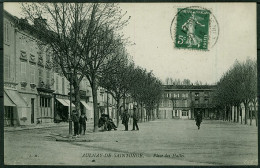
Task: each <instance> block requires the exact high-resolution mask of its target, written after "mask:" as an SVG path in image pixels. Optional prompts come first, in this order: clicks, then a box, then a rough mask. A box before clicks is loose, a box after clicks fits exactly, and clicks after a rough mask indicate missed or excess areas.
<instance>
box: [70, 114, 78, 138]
mask: <svg viewBox="0 0 260 168" xmlns="http://www.w3.org/2000/svg"><path fill="white" fill-rule="evenodd" d="M71 119H72V121H73V123H74V136H78V135H79V116H78V113H77V112H76V110H73V111H72V116H71Z"/></svg>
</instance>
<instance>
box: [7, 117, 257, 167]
mask: <svg viewBox="0 0 260 168" xmlns="http://www.w3.org/2000/svg"><path fill="white" fill-rule="evenodd" d="M139 127H140V130H139V131H123V129H124V128H123V125H122V124H120V126H119V128H118V130H117V131H114V130H113V131H105V132H102V131H101V130H100V131H99V132H97V133H93V123H88V124H87V132H86V135H82V136H80V137H78V138H75V137H70V139H71V140H68V139H69V138H68V137H67V135H68V125H66V124H64V126H58V127H46V128H42V129H28V130H21V131H5V133H4V140H5V141H4V147H5V149H4V151H5V153H4V162H5V164H8V165H202V166H203V165H211V166H212V165H221V166H223V165H257V164H258V150H257V149H258V148H257V147H258V141H257V127H255V126H249V125H241V124H238V123H232V122H227V121H212V120H205V121H203V122H202V125H201V129H200V130H198V129H197V127H196V126H195V122H194V121H193V120H173V119H169V120H167V119H165V120H155V121H150V122H144V123H139ZM129 128H130V129H131V126H130V125H129ZM57 138H58V139H60V140H61V141H60V140H58V141H57ZM62 138H64V139H65V140H64V141H62Z"/></svg>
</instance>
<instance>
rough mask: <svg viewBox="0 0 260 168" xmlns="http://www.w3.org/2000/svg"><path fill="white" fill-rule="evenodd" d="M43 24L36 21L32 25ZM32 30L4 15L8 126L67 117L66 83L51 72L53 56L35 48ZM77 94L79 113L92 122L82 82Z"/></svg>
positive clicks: (86, 85) (87, 89) (89, 101)
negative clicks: (79, 98)
mask: <svg viewBox="0 0 260 168" xmlns="http://www.w3.org/2000/svg"><path fill="white" fill-rule="evenodd" d="M42 21H44V20H39V19H35V23H34V24H38V23H39V22H42ZM32 27H33V25H30V24H29V23H28V22H27V21H26V20H25V19H19V18H17V17H15V16H12V15H11V14H9V13H8V12H6V11H4V110H5V118H4V124H5V125H8V126H14V125H29V124H38V123H49V122H55V121H66V120H67V118H68V114H69V107H70V99H69V94H70V93H69V92H70V84H69V81H67V80H66V78H65V77H64V76H62V75H61V74H59V73H57V72H54V70H53V68H52V66H51V61H50V60H51V57H52V52H51V50H50V49H48V48H46V47H42V46H40V45H38V42H39V38H38V37H37V35H36V34H35V33H34V31H32ZM80 92H81V95H80V97H81V101H80V102H81V111H85V112H86V114H87V116H88V118H90V119H91V118H93V104H92V103H93V101H92V97H91V88H90V86H89V83H88V81H87V80H86V79H85V78H84V79H83V80H82V82H81V84H80ZM72 95H73V90H72ZM72 97H73V96H72ZM73 101H74V100H73ZM73 107H75V105H74V104H73V103H72V108H73Z"/></svg>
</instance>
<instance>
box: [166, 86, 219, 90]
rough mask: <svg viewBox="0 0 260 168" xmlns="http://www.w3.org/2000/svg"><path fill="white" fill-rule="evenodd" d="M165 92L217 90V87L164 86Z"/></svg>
mask: <svg viewBox="0 0 260 168" xmlns="http://www.w3.org/2000/svg"><path fill="white" fill-rule="evenodd" d="M163 89H164V90H215V89H216V85H163Z"/></svg>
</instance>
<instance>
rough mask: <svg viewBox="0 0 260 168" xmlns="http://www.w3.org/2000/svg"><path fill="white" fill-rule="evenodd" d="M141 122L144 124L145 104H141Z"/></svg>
mask: <svg viewBox="0 0 260 168" xmlns="http://www.w3.org/2000/svg"><path fill="white" fill-rule="evenodd" d="M140 121H141V122H143V103H141V120H140Z"/></svg>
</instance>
